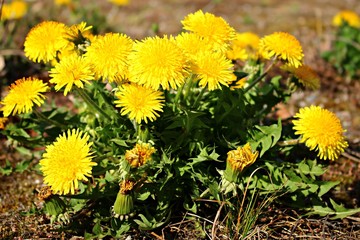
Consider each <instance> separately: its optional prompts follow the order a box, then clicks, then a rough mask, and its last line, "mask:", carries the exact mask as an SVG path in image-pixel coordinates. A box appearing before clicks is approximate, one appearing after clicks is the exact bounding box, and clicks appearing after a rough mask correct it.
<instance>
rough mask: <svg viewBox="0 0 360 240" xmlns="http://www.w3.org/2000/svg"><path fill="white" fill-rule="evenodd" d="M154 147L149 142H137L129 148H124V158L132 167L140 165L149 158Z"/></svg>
mask: <svg viewBox="0 0 360 240" xmlns="http://www.w3.org/2000/svg"><path fill="white" fill-rule="evenodd" d="M155 151H156V150H155V148H154V147H153V146H152V145H151V144H150V143H137V144H136V145H135V147H134V148H133V149H131V150H126V153H125V159H126V161H128V162H129V164H130V165H131V166H132V167H140V166H142V165H144V164H145V163H146V162H148V161H150V160H151V155H152V154H153V153H154V152H155Z"/></svg>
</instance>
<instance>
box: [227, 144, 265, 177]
mask: <svg viewBox="0 0 360 240" xmlns="http://www.w3.org/2000/svg"><path fill="white" fill-rule="evenodd" d="M258 156H259V152H258V151H252V149H251V146H250V144H249V143H247V144H245V145H244V146H243V147H238V148H237V149H235V150H231V151H229V152H228V153H227V159H226V169H225V172H224V177H225V179H226V180H227V181H229V182H236V181H238V177H239V176H240V174H241V172H243V171H244V169H245V168H246V167H248V166H250V165H251V164H253V163H254V162H255V161H256V159H257V157H258Z"/></svg>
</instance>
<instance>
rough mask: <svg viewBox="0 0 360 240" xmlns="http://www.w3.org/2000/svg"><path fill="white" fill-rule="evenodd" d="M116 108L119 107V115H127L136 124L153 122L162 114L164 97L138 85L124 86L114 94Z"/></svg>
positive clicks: (155, 91)
mask: <svg viewBox="0 0 360 240" xmlns="http://www.w3.org/2000/svg"><path fill="white" fill-rule="evenodd" d="M115 96H116V97H117V98H118V100H115V101H114V102H115V104H116V106H117V107H121V111H120V113H121V115H126V114H129V118H130V119H131V120H135V121H136V122H137V123H141V121H144V122H145V123H147V121H148V119H149V120H150V121H154V120H155V119H156V118H157V117H159V113H158V112H162V111H163V110H162V107H163V105H164V104H163V102H164V96H163V94H162V92H160V91H157V90H153V89H151V88H147V87H145V86H142V85H138V84H124V85H122V86H120V87H119V91H117V92H116V93H115Z"/></svg>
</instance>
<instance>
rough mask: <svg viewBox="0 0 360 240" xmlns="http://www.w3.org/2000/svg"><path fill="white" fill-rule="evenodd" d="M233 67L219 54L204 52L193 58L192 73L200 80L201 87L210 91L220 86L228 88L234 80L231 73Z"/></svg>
mask: <svg viewBox="0 0 360 240" xmlns="http://www.w3.org/2000/svg"><path fill="white" fill-rule="evenodd" d="M233 67H234V65H233V64H232V63H231V60H229V59H227V58H226V57H225V55H224V54H222V53H220V52H210V51H205V52H201V53H199V54H197V55H196V56H195V58H194V66H193V67H192V68H193V69H192V70H193V72H194V73H195V74H196V75H197V78H198V79H199V80H200V81H199V85H200V86H201V87H206V86H207V87H208V89H209V90H210V91H212V90H215V89H221V85H225V86H229V84H230V83H231V82H233V81H234V80H236V76H235V74H234V73H233Z"/></svg>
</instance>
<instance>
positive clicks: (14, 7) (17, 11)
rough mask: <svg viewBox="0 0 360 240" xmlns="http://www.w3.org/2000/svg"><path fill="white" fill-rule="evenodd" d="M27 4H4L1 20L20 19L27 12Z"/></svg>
mask: <svg viewBox="0 0 360 240" xmlns="http://www.w3.org/2000/svg"><path fill="white" fill-rule="evenodd" d="M27 8H28V6H27V4H26V2H24V1H23V0H14V1H12V2H11V3H4V5H3V6H2V12H1V20H14V19H20V18H22V17H23V16H25V14H26V12H27Z"/></svg>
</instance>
